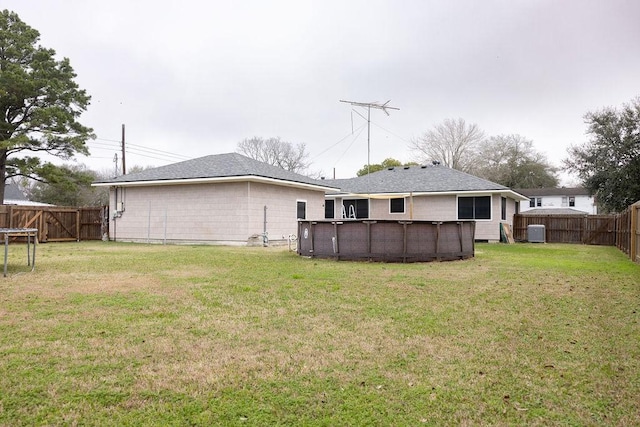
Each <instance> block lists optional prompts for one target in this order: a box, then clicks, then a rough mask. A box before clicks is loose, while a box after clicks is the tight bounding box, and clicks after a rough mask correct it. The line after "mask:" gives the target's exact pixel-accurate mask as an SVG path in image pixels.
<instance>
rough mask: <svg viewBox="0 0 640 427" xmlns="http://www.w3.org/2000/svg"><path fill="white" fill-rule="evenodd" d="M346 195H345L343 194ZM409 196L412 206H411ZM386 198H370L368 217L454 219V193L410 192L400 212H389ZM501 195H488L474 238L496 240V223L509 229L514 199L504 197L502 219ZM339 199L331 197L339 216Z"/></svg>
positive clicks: (455, 216) (455, 199)
mask: <svg viewBox="0 0 640 427" xmlns="http://www.w3.org/2000/svg"><path fill="white" fill-rule="evenodd" d="M486 195H487V194H465V195H464V196H486ZM347 198H348V199H350V198H349V197H347ZM411 199H413V206H411ZM389 203H390V202H389V200H388V199H371V200H370V204H369V218H371V219H385V220H398V221H403V220H410V219H416V220H424V221H457V220H458V198H457V196H456V195H435V196H414V197H412V198H411V197H407V198H406V199H405V212H404V213H403V214H399V213H393V214H392V213H390V212H389V210H390V208H389ZM501 203H502V202H501V195H500V194H493V195H492V197H491V219H490V220H482V219H480V220H476V240H488V241H499V240H500V223H505V224H509V226H510V227H511V228H512V229H513V215H514V214H515V212H516V203H518V202H517V201H516V200H514V199H511V198H507V215H506V220H505V221H503V220H502V219H501V213H502V211H501V207H502V206H501ZM341 205H342V199H340V198H336V199H335V218H340V216H341V212H342V211H341V209H342V208H341Z"/></svg>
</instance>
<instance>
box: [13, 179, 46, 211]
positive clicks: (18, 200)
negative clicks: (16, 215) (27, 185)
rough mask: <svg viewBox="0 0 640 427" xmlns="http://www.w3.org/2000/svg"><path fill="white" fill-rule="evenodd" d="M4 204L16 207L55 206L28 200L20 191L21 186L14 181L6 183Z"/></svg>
mask: <svg viewBox="0 0 640 427" xmlns="http://www.w3.org/2000/svg"><path fill="white" fill-rule="evenodd" d="M3 204H4V205H14V206H53V205H51V204H49V203H40V202H34V201H31V200H29V199H27V197H26V196H25V195H24V193H23V192H22V190H21V189H20V186H19V185H18V184H17V183H15V182H13V181H7V182H6V183H5V186H4V203H3Z"/></svg>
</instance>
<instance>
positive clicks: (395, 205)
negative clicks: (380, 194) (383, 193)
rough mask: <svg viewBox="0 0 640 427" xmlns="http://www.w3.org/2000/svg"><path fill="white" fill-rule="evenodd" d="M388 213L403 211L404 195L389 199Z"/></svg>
mask: <svg viewBox="0 0 640 427" xmlns="http://www.w3.org/2000/svg"><path fill="white" fill-rule="evenodd" d="M389 212H390V213H404V197H399V198H397V199H389Z"/></svg>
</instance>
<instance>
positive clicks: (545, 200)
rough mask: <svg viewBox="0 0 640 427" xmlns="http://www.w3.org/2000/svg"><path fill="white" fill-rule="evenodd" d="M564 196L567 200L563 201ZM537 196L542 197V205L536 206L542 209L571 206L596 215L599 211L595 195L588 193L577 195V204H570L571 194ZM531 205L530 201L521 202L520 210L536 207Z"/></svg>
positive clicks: (524, 210)
mask: <svg viewBox="0 0 640 427" xmlns="http://www.w3.org/2000/svg"><path fill="white" fill-rule="evenodd" d="M563 197H566V202H563ZM536 198H541V199H542V206H536V207H535V208H540V209H556V208H571V209H577V210H579V211H583V212H586V213H588V214H592V215H595V214H597V213H598V209H597V206H596V204H595V201H594V199H593V197H589V196H586V195H582V196H575V198H576V204H575V206H569V196H536ZM535 208H532V207H530V206H529V201H524V202H520V212H526V211H528V210H531V209H535Z"/></svg>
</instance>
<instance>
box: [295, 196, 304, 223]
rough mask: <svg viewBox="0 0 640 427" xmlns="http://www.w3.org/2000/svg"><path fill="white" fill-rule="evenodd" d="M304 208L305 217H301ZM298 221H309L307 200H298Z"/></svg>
mask: <svg viewBox="0 0 640 427" xmlns="http://www.w3.org/2000/svg"><path fill="white" fill-rule="evenodd" d="M301 206H302V208H303V216H302V217H300V207H301ZM296 219H298V220H300V219H302V220H306V219H307V201H306V200H296Z"/></svg>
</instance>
